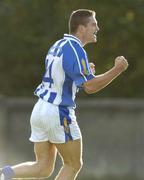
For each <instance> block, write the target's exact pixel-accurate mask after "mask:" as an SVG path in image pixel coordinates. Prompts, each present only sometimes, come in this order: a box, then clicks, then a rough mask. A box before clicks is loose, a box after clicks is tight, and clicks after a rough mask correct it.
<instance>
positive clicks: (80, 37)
mask: <svg viewBox="0 0 144 180" xmlns="http://www.w3.org/2000/svg"><path fill="white" fill-rule="evenodd" d="M71 35H73V36H75V37H76V38H78V39H79V40H80V41H81V43H82V46H85V45H86V42H85V40H84V38H83V36H82V34H80V33H75V34H71Z"/></svg>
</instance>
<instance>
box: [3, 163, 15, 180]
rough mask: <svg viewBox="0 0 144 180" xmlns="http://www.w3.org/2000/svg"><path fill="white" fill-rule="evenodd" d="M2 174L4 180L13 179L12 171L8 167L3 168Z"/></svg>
mask: <svg viewBox="0 0 144 180" xmlns="http://www.w3.org/2000/svg"><path fill="white" fill-rule="evenodd" d="M2 173H3V175H4V180H11V179H12V178H13V177H14V171H13V169H12V168H11V167H10V166H5V167H3V168H2Z"/></svg>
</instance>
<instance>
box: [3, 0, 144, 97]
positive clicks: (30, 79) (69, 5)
mask: <svg viewBox="0 0 144 180" xmlns="http://www.w3.org/2000/svg"><path fill="white" fill-rule="evenodd" d="M79 8H89V9H92V10H95V11H96V13H97V20H98V25H99V27H100V31H99V33H98V42H97V44H90V45H87V46H86V47H85V49H86V51H87V53H88V55H89V59H90V61H92V62H94V63H95V64H96V73H97V74H101V73H104V72H105V71H107V70H108V69H110V68H111V67H112V66H113V64H114V59H115V57H116V56H119V55H124V56H125V57H126V58H127V59H128V61H129V64H130V65H129V68H128V70H127V71H126V72H124V73H123V74H122V75H121V76H120V77H119V78H118V79H117V80H116V81H114V82H113V83H112V84H111V85H109V87H107V88H106V89H104V90H102V91H101V92H99V93H97V94H94V95H91V97H95V96H96V97H125V98H131V97H132V98H143V97H144V93H143V92H144V43H143V42H144V20H143V19H144V0H57V1H56V0H55V1H54V0H1V1H0V94H1V95H6V96H28V97H30V96H33V91H34V89H35V87H36V86H37V85H38V84H39V83H40V82H41V77H42V74H43V71H44V59H45V56H46V53H47V51H48V48H49V47H50V46H51V44H52V43H54V41H56V40H57V39H60V38H61V37H62V36H63V33H68V19H69V15H70V13H71V12H72V11H73V10H76V9H79ZM80 96H86V94H85V93H84V92H82V93H80Z"/></svg>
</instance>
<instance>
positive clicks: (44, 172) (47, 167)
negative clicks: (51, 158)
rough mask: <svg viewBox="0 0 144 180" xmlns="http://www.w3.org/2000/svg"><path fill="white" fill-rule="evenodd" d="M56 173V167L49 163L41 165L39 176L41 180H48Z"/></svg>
mask: <svg viewBox="0 0 144 180" xmlns="http://www.w3.org/2000/svg"><path fill="white" fill-rule="evenodd" d="M53 171H54V167H53V166H52V165H51V164H49V163H42V164H39V168H38V172H37V175H38V177H40V178H47V177H49V176H51V174H52V173H53Z"/></svg>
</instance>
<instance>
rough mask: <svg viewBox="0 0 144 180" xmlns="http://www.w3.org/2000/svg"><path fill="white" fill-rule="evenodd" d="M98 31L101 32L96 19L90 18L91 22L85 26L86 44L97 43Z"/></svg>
mask: <svg viewBox="0 0 144 180" xmlns="http://www.w3.org/2000/svg"><path fill="white" fill-rule="evenodd" d="M98 31H99V27H98V25H97V20H96V19H95V17H90V18H89V22H88V24H87V25H86V26H85V30H84V36H85V42H86V44H87V43H91V42H96V41H97V32H98Z"/></svg>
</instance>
